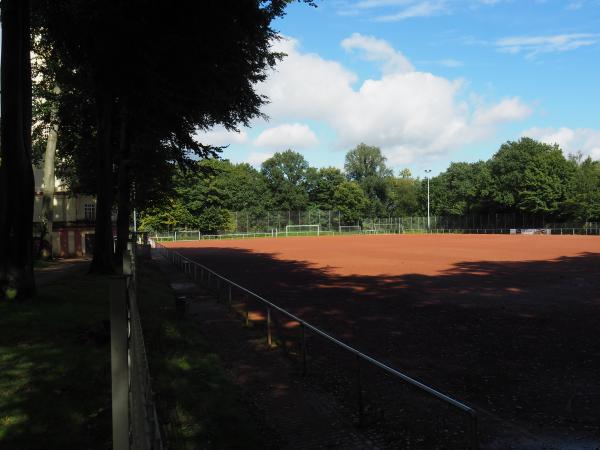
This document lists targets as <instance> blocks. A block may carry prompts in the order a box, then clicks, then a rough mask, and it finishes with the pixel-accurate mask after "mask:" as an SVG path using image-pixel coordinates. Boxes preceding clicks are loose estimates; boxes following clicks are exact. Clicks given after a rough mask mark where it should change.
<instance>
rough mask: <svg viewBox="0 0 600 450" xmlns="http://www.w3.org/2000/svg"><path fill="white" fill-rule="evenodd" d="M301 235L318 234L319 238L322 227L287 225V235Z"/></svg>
mask: <svg viewBox="0 0 600 450" xmlns="http://www.w3.org/2000/svg"><path fill="white" fill-rule="evenodd" d="M290 233H291V234H296V235H298V234H301V233H317V236H319V234H320V233H321V225H286V226H285V235H286V236H288V235H289V234H290Z"/></svg>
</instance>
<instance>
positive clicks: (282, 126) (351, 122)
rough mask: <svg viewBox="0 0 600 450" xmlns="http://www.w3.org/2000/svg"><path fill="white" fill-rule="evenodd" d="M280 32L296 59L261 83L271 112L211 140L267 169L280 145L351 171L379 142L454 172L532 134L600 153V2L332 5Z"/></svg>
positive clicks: (419, 169)
mask: <svg viewBox="0 0 600 450" xmlns="http://www.w3.org/2000/svg"><path fill="white" fill-rule="evenodd" d="M317 5H318V7H317V8H312V7H309V6H306V5H304V4H292V5H291V6H290V7H289V9H288V13H287V15H286V16H285V17H284V18H282V19H281V20H278V21H277V22H276V23H275V24H274V27H275V28H276V29H277V30H278V31H279V32H280V33H281V35H282V36H283V39H282V40H280V41H279V42H277V43H274V47H275V48H276V49H277V50H280V51H284V52H285V53H286V54H287V57H286V58H285V59H284V60H283V61H282V62H280V63H279V65H278V66H277V68H276V70H275V71H274V72H273V73H270V75H269V78H268V80H267V81H266V82H265V83H262V84H261V85H259V86H257V89H258V91H259V92H261V93H263V94H265V95H267V96H269V98H270V99H271V103H270V104H269V105H268V106H267V107H266V108H265V112H266V113H267V114H268V115H269V117H270V120H269V121H268V122H265V121H263V120H257V121H254V122H253V123H252V125H251V127H249V128H243V129H241V130H240V133H238V134H235V133H233V134H232V133H227V132H225V130H222V129H219V128H217V129H214V130H211V131H209V132H208V133H207V134H204V135H201V136H200V139H201V140H202V141H203V142H207V143H211V144H215V145H229V147H228V148H227V149H226V150H225V151H224V152H223V157H225V158H229V159H231V160H232V161H235V162H242V161H245V162H250V163H252V164H254V165H256V166H257V167H259V166H260V162H261V161H262V160H264V159H265V158H267V157H269V156H270V155H272V154H273V153H274V152H276V151H283V150H285V149H287V148H291V149H293V150H296V151H299V152H300V153H302V154H303V155H304V156H305V157H306V159H307V160H308V161H309V163H310V164H311V165H313V166H317V167H322V166H336V167H340V168H341V167H343V163H344V155H345V153H346V151H348V150H349V149H351V148H353V147H355V146H356V145H357V144H359V143H360V142H364V143H366V144H370V145H377V146H378V147H380V148H381V149H382V151H383V152H384V154H385V155H386V156H387V158H388V162H389V165H390V166H392V167H393V168H395V169H401V168H404V167H408V168H410V169H411V171H412V172H413V174H415V175H417V176H423V170H424V169H426V168H431V169H432V170H433V172H434V173H437V172H439V171H443V170H444V169H445V168H446V167H447V166H448V164H449V163H450V162H451V161H476V160H479V159H487V158H489V157H490V156H491V155H492V154H493V153H494V152H495V151H496V150H497V149H498V148H499V146H500V145H501V144H502V143H503V142H505V141H507V140H516V139H518V138H519V137H521V136H525V135H527V136H531V137H534V138H536V139H539V140H543V141H546V142H551V143H553V142H557V143H558V144H559V145H561V147H562V148H563V150H564V151H565V153H572V152H577V151H581V152H583V153H584V154H585V155H591V156H592V157H593V158H594V159H600V120H599V117H600V116H599V114H598V109H599V107H600V87H599V81H598V80H600V0H577V1H575V0H566V1H558V0H545V1H544V0H428V1H421V0H358V1H351V0H329V1H317Z"/></svg>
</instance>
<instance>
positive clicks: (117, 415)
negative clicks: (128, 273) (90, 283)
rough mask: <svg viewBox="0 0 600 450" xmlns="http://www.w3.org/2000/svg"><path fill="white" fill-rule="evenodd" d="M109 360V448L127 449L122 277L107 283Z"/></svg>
mask: <svg viewBox="0 0 600 450" xmlns="http://www.w3.org/2000/svg"><path fill="white" fill-rule="evenodd" d="M109 292H110V360H111V384H112V435H113V449H115V450H128V449H129V373H128V365H127V299H126V296H125V292H126V284H125V279H124V278H113V279H111V280H110V291H109Z"/></svg>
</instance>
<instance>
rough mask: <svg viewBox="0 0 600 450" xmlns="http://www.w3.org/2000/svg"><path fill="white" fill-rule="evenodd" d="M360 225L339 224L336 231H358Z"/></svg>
mask: <svg viewBox="0 0 600 450" xmlns="http://www.w3.org/2000/svg"><path fill="white" fill-rule="evenodd" d="M360 230H361V227H360V225H340V226H339V227H338V232H340V233H360Z"/></svg>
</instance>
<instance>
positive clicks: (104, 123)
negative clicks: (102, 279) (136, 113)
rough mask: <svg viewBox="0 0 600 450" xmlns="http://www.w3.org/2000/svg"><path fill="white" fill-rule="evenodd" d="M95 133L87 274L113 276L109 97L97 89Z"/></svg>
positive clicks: (110, 115) (110, 102) (108, 92)
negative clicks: (93, 210)
mask: <svg viewBox="0 0 600 450" xmlns="http://www.w3.org/2000/svg"><path fill="white" fill-rule="evenodd" d="M96 98H97V100H96V102H97V105H98V106H97V107H98V131H97V145H98V149H97V152H96V195H97V201H96V227H95V230H96V231H95V237H94V257H93V259H92V265H91V267H90V272H96V273H114V268H113V246H114V244H113V230H112V219H111V215H112V214H111V213H112V206H113V182H112V179H113V178H112V120H113V96H112V95H111V93H110V91H107V90H104V89H102V87H101V86H100V88H99V89H98V94H97V96H96Z"/></svg>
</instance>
